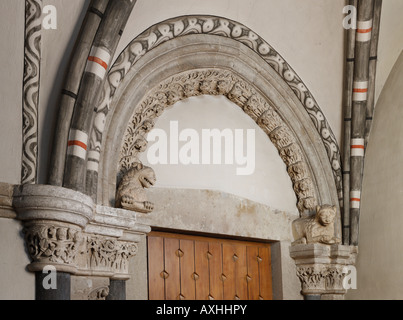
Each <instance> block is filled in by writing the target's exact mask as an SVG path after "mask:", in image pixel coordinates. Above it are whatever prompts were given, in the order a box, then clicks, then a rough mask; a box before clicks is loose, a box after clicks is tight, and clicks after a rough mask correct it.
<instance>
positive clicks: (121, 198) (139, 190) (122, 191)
mask: <svg viewBox="0 0 403 320" xmlns="http://www.w3.org/2000/svg"><path fill="white" fill-rule="evenodd" d="M156 181H157V179H156V177H155V172H154V170H153V169H152V168H150V167H147V166H144V165H143V164H141V163H136V164H134V166H133V167H132V168H131V169H129V170H128V171H127V172H126V174H125V175H124V176H123V178H122V181H121V182H120V184H119V187H118V191H117V196H116V207H117V208H123V209H126V210H131V211H137V212H142V213H150V212H151V211H153V209H154V204H153V203H151V202H149V201H147V195H146V192H145V189H146V188H150V187H152V186H154V184H155V182H156Z"/></svg>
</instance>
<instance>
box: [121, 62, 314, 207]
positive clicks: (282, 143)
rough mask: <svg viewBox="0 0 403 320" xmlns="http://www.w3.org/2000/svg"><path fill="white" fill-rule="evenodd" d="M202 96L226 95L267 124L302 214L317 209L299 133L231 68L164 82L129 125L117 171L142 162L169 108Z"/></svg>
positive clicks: (265, 128) (265, 127)
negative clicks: (150, 136) (156, 126)
mask: <svg viewBox="0 0 403 320" xmlns="http://www.w3.org/2000/svg"><path fill="white" fill-rule="evenodd" d="M200 95H215V96H217V95H222V96H225V97H227V98H228V99H229V100H230V101H232V102H233V103H235V104H236V105H238V106H239V107H240V108H242V110H243V111H244V112H245V113H246V114H247V115H248V116H250V117H251V118H252V119H253V120H254V121H255V122H256V123H257V124H258V125H259V126H260V127H261V128H262V130H263V131H264V132H265V133H266V134H267V135H268V137H269V138H270V140H271V141H272V143H273V144H274V146H275V147H276V148H277V150H278V152H279V154H280V156H281V158H282V160H283V162H284V163H285V165H286V166H287V172H288V175H289V176H290V178H291V180H292V182H293V185H294V192H295V194H296V196H297V199H298V203H297V207H298V209H299V211H300V213H303V212H304V211H306V210H308V211H312V210H314V209H315V207H316V205H317V203H318V201H317V197H316V191H315V187H314V183H313V179H312V174H311V172H310V171H309V169H308V168H309V165H308V163H307V162H306V159H305V157H304V155H303V152H302V150H301V149H302V147H301V146H300V145H299V143H298V139H297V137H295V133H294V132H293V131H292V129H291V128H290V127H289V126H288V125H287V124H286V122H285V121H284V120H283V119H282V118H281V117H280V115H279V114H278V113H277V111H276V109H275V107H274V106H273V105H272V103H271V102H270V101H268V100H267V99H265V98H264V97H263V96H262V95H261V94H260V93H259V92H257V91H256V90H255V89H254V88H253V86H252V85H251V84H249V83H248V82H247V81H245V80H243V79H242V78H241V77H240V76H237V75H236V74H234V73H233V72H231V71H225V70H219V69H199V70H192V71H188V72H184V73H181V74H178V75H176V76H174V77H171V78H169V79H168V80H165V81H163V82H161V83H160V85H158V86H157V87H156V88H155V89H154V90H152V91H151V92H149V93H148V94H147V95H146V96H145V97H144V99H143V101H142V102H141V103H140V106H139V108H137V109H136V112H135V113H134V114H133V116H132V118H131V120H130V121H129V124H128V126H127V128H126V132H125V135H124V139H123V143H122V147H121V151H120V160H119V168H120V169H119V173H118V176H120V177H121V176H122V175H123V172H126V171H127V170H129V169H130V168H131V167H132V166H133V165H134V164H135V163H138V162H140V160H139V155H140V154H141V153H142V152H144V151H145V150H147V144H148V142H147V134H148V133H149V132H150V131H151V130H152V129H153V127H154V124H155V121H156V120H157V118H158V117H159V116H161V115H162V113H163V112H164V110H165V109H166V108H168V107H170V106H172V105H174V104H175V103H177V102H179V101H182V100H184V99H187V98H191V97H195V96H200Z"/></svg>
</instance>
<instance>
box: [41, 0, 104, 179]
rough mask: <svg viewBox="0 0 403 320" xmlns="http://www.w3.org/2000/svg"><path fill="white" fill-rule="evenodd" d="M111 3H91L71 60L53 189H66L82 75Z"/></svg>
mask: <svg viewBox="0 0 403 320" xmlns="http://www.w3.org/2000/svg"><path fill="white" fill-rule="evenodd" d="M108 3H109V0H92V1H91V3H90V5H89V8H88V11H87V14H86V16H85V18H84V22H83V25H82V27H81V31H80V34H79V36H78V38H77V42H76V48H75V50H74V53H73V55H72V57H71V59H70V63H69V67H68V70H67V76H66V79H65V83H64V85H63V90H62V96H61V100H60V105H59V116H58V120H57V125H56V133H55V138H54V142H53V149H52V154H51V163H50V172H49V177H48V183H49V184H50V185H54V186H62V185H63V179H64V169H65V165H66V152H67V150H68V146H67V143H68V140H69V134H70V125H71V120H72V117H73V112H74V108H75V105H76V102H77V98H78V92H79V88H80V85H81V81H82V79H83V73H84V70H85V67H86V66H87V57H88V55H89V54H90V51H91V48H92V43H93V41H94V37H95V34H96V32H97V30H98V28H99V25H100V23H101V21H102V19H103V17H104V12H105V10H106V7H107V5H108Z"/></svg>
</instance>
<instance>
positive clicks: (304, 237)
mask: <svg viewBox="0 0 403 320" xmlns="http://www.w3.org/2000/svg"><path fill="white" fill-rule="evenodd" d="M336 213H337V208H336V207H335V206H330V205H323V206H317V207H316V214H315V216H313V217H304V218H300V219H297V220H295V221H294V222H293V224H292V230H293V235H294V239H295V241H294V242H293V243H292V244H293V245H297V244H311V243H322V244H327V245H332V244H339V243H341V239H339V238H337V237H335V228H334V222H335V217H336Z"/></svg>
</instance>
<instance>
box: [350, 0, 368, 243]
mask: <svg viewBox="0 0 403 320" xmlns="http://www.w3.org/2000/svg"><path fill="white" fill-rule="evenodd" d="M373 9H374V0H360V1H358V22H357V30H356V37H355V62H354V79H353V88H352V119H351V140H350V217H349V218H350V245H358V237H359V217H360V203H361V189H362V177H363V170H364V156H365V128H366V110H367V101H368V84H369V57H370V46H371V37H372V20H373Z"/></svg>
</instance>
